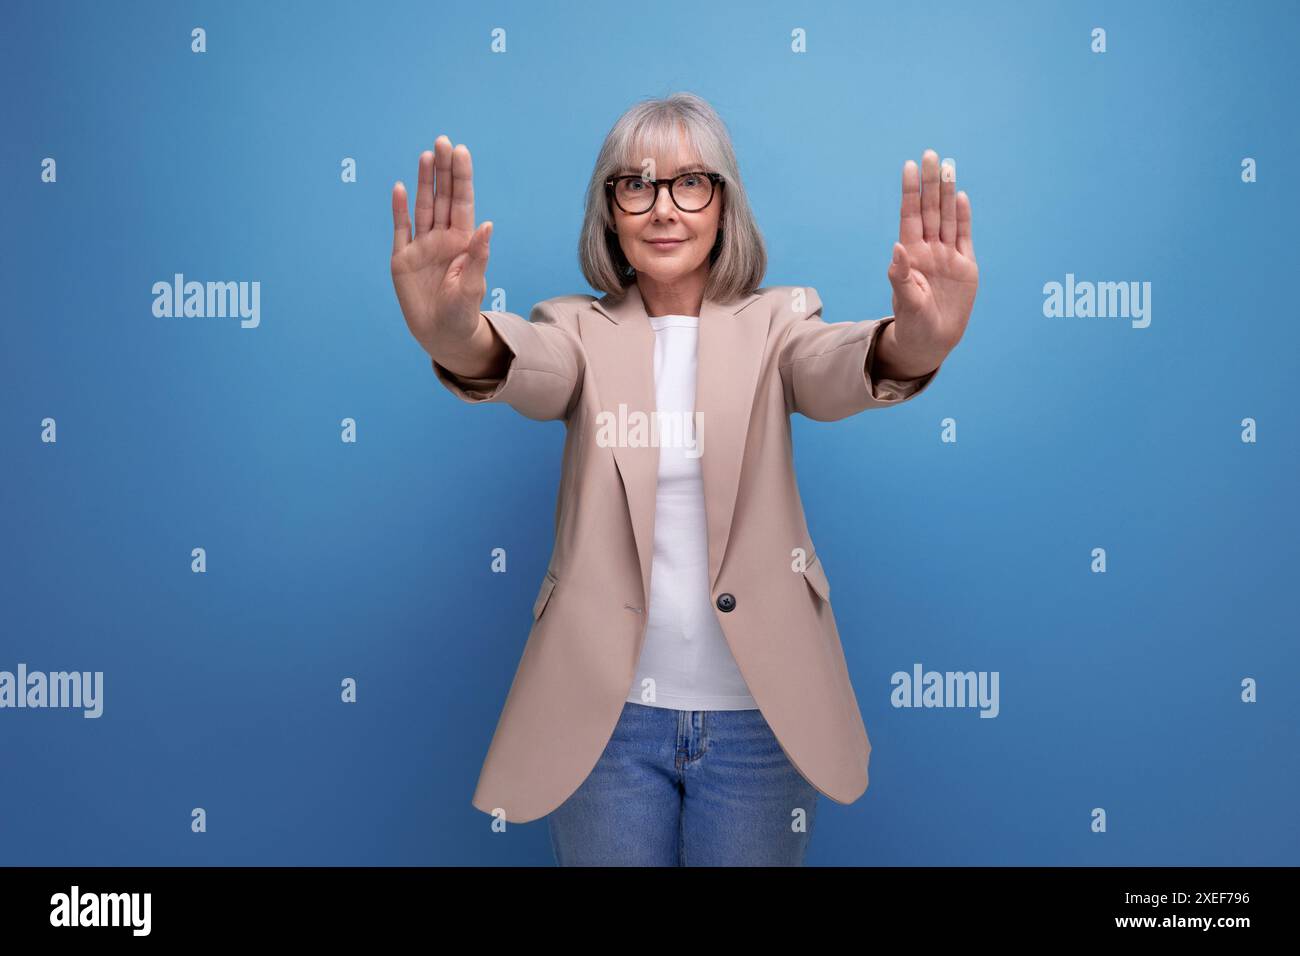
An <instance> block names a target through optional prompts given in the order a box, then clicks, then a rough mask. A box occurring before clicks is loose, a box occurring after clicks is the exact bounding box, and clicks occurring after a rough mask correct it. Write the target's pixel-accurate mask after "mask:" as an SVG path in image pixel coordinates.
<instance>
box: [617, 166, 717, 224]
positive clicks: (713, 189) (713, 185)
mask: <svg viewBox="0 0 1300 956" xmlns="http://www.w3.org/2000/svg"><path fill="white" fill-rule="evenodd" d="M683 176H705V177H707V178H708V180H709V199H708V202H706V203H705V204H704V205H703V206H700V207H699V209H687V208H686V207H685V206H683V205H682V204H681V203H679V202H678V201H677V196H676V194H675V193H674V192H673V183H674V182H675V181H676V180H678V179H681V178H682V177H683ZM625 179H639V180H641V182H643V183H646V184H647V185H649V186H652V187H654V191H655V194H654V198H653V199H651V200H650V205H648V206H646V208H644V209H642V210H639V211H637V212H633V211H632V210H631V209H627V208H625V207H624V205H623V204H622V203H621V202H619V201H618V190H617V185H618V184H619V183H620V182H622V181H623V180H625ZM726 182H727V180H726V179H725V178H724V177H723V175H722V173H708V172H705V171H704V170H702V169H701V170H693V171H688V172H685V173H678V174H677V175H676V176H674V177H673V178H672V179H646V178H645V177H644V176H611V177H610V178H609V179H607V180H605V192H606V193H608V194H609V196H610V198H611V199H613V200H614V202H615V204H616V205H617V206H618V208H619V209H622V210H623V211H624V212H625V213H627V214H628V215H629V216H644V215H645V214H646V213H648V212H649V211H650V210H651V209H654V207H655V203H657V202H659V187H660V186H666V187H668V198H669V199H671V200H672V201H673V205H674V206H676V207H677V208H678V209H680V210H681V211H682V212H700V211H701V210H703V209H708V208H709V203H711V202H713V197H714V196H715V195H716V194H717V192H718V187H719V186H725V185H726Z"/></svg>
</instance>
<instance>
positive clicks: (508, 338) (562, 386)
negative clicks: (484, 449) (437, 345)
mask: <svg viewBox="0 0 1300 956" xmlns="http://www.w3.org/2000/svg"><path fill="white" fill-rule="evenodd" d="M479 314H480V315H482V316H483V317H484V318H485V319H487V320H488V322H490V323H492V327H493V328H494V329H495V330H496V332H497V334H498V335H499V336H500V337H501V341H502V342H504V343H505V346H506V348H507V349H508V350H509V352H510V359H509V364H508V366H507V367H506V372H505V374H504V375H502V376H500V377H488V378H471V377H469V376H463V375H458V374H456V373H455V372H453V371H451V370H450V369H448V368H447V367H446V366H444V365H441V364H439V363H438V361H437V360H436V359H430V362H431V363H432V366H433V372H434V375H436V376H437V378H438V381H439V382H441V383H442V384H443V386H444V387H445V388H446V389H447V390H448V391H449V392H451V393H452V394H453V395H455V396H456V397H457V398H459V399H460V400H461V401H463V402H467V403H469V404H473V405H478V404H484V403H491V402H496V403H502V404H505V405H509V406H510V407H512V408H514V409H515V410H516V411H517V412H519V413H520V414H522V415H524V416H526V417H528V418H532V419H535V420H537V421H547V420H551V419H559V418H567V417H568V415H569V413H570V412H571V411H572V409H573V405H574V404H575V402H576V400H577V397H578V392H579V388H580V383H581V381H582V375H583V371H584V369H585V368H586V362H585V359H584V357H583V354H582V348H581V345H580V344H579V342H578V340H577V338H576V337H575V336H574V335H573V333H572V332H570V331H569V330H568V329H566V328H564V327H562V326H561V325H560V323H559V322H558V321H557V317H556V315H555V313H554V311H553V310H552V308H551V307H548V306H546V305H545V304H539V305H537V306H535V307H534V308H533V313H532V318H531V320H529V319H524V318H523V317H522V316H519V315H516V314H514V313H513V312H486V311H484V312H480V313H479Z"/></svg>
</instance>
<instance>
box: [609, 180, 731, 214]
mask: <svg viewBox="0 0 1300 956" xmlns="http://www.w3.org/2000/svg"><path fill="white" fill-rule="evenodd" d="M725 182H726V180H724V179H723V178H722V174H721V173H705V172H694V173H681V174H679V175H677V176H676V177H674V178H673V179H646V178H645V177H643V176H614V177H613V178H611V179H607V180H605V191H606V192H608V193H609V194H610V195H612V196H613V197H614V202H616V203H618V208H619V209H621V210H623V211H624V212H626V213H629V214H631V215H633V216H639V215H641V214H642V213H647V212H649V211H650V210H651V209H653V208H654V204H655V203H656V202H658V201H659V187H660V186H667V187H668V196H669V198H670V199H672V201H673V204H674V205H675V206H676V207H677V208H678V209H680V210H681V211H682V212H699V211H700V210H701V209H703V208H705V207H706V206H707V205H708V204H709V203H711V202H713V190H714V186H715V184H716V185H724V184H725Z"/></svg>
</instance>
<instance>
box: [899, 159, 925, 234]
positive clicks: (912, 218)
mask: <svg viewBox="0 0 1300 956" xmlns="http://www.w3.org/2000/svg"><path fill="white" fill-rule="evenodd" d="M921 235H922V233H921V176H920V173H919V172H918V171H917V168H916V163H914V162H912V160H910V159H909V160H908V161H907V162H905V163H904V164H903V202H902V206H901V208H900V210H899V217H898V241H899V242H901V243H902V244H903V245H905V246H908V245H912V244H913V243H917V242H920V241H921Z"/></svg>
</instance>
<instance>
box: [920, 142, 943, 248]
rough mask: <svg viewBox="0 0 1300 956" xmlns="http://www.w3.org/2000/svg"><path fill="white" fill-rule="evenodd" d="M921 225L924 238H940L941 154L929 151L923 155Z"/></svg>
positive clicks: (931, 239)
mask: <svg viewBox="0 0 1300 956" xmlns="http://www.w3.org/2000/svg"><path fill="white" fill-rule="evenodd" d="M921 225H922V227H923V229H924V232H923V238H924V239H925V241H926V242H933V241H934V240H935V239H938V238H939V154H938V153H936V152H935V151H934V150H932V149H927V150H926V151H925V152H924V153H922V154H921Z"/></svg>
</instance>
